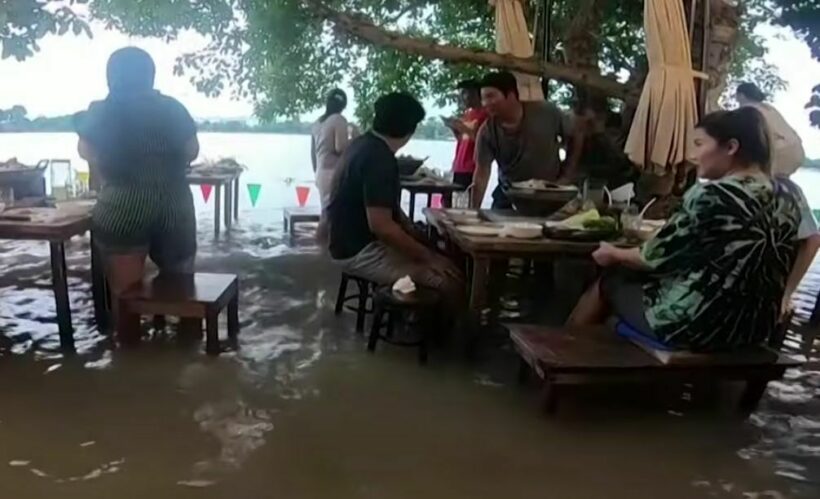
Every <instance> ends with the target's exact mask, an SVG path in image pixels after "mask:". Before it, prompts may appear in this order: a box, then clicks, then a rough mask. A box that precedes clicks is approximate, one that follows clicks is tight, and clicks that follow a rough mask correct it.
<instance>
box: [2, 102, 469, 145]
mask: <svg viewBox="0 0 820 499" xmlns="http://www.w3.org/2000/svg"><path fill="white" fill-rule="evenodd" d="M311 126H312V123H306V122H302V121H282V122H273V123H251V122H248V121H243V120H203V121H199V122H198V123H197V127H198V128H199V131H201V132H218V133H281V134H299V135H306V134H309V133H310V127H311ZM73 131H74V115H71V114H69V115H65V116H54V117H42V116H41V117H38V118H34V119H30V118H29V117H28V111H27V110H26V108H25V107H23V106H14V107H12V108H10V109H0V133H22V132H29V133H36V132H73ZM416 137H417V138H420V139H430V140H447V139H451V138H452V137H453V134H452V132H451V131H450V130H449V129H448V128H447V127H445V126H444V124H443V123H442V122H441V121H440V120H439V119H438V118H428V119H427V120H426V121H425V122H423V123H422V124H421V125H419V128H418V131H417V133H416Z"/></svg>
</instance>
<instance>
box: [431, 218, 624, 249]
mask: <svg viewBox="0 0 820 499" xmlns="http://www.w3.org/2000/svg"><path fill="white" fill-rule="evenodd" d="M423 211H424V215H425V217H426V218H427V222H428V223H430V224H431V225H433V226H434V227H436V228H437V229H438V230H439V232H441V233H444V234H445V235H446V236H447V237H448V238H449V239H450V241H451V242H453V243H454V244H456V245H457V246H458V247H459V248H460V249H461V250H462V251H464V252H466V253H469V254H471V255H473V256H489V257H493V256H497V257H499V258H503V257H509V256H518V255H521V256H528V257H530V258H532V257H535V256H537V255H539V254H541V255H545V256H554V255H556V254H561V255H568V256H586V255H589V254H591V253H592V252H593V251H595V250H596V249H598V246H599V243H598V242H576V241H564V240H558V239H549V238H547V237H539V238H537V239H515V238H511V237H499V236H489V237H488V236H471V235H467V234H465V233H463V232H461V231H459V230H458V229H457V228H456V223H455V222H453V221H452V220H451V219H450V218H449V217H448V215H447V210H446V209H435V208H425V209H424V210H423ZM524 221H530V220H524ZM614 244H616V245H619V246H631V245H629V244H627V243H626V242H625V241H615V242H614Z"/></svg>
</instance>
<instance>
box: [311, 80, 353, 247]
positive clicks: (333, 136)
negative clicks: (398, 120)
mask: <svg viewBox="0 0 820 499" xmlns="http://www.w3.org/2000/svg"><path fill="white" fill-rule="evenodd" d="M346 107H347V94H345V93H344V91H343V90H341V89H339V88H334V89H333V90H331V91H330V92H329V93H328V94H327V102H326V103H325V114H323V115H322V116H321V117H319V119H318V120H316V123H314V124H313V127H312V129H311V134H310V161H311V164H312V165H313V173H314V174H315V175H316V187H317V188H318V189H319V201H320V203H321V207H322V215H321V219H320V221H319V227H318V229H317V231H316V238H317V239H318V240H319V242H320V244H324V243H325V241H326V239H327V221H326V217H325V210H326V209H327V205H328V204H329V203H330V198H331V194H332V191H333V177H334V175H335V173H336V167H337V165H338V164H339V160H340V159H341V158H342V154H343V153H344V152H345V149H347V145H348V144H349V143H350V131H349V128H350V125H349V124H348V122H347V119H345V117H344V116H342V112H343V111H344V110H345V108H346Z"/></svg>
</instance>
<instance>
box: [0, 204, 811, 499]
mask: <svg viewBox="0 0 820 499" xmlns="http://www.w3.org/2000/svg"><path fill="white" fill-rule="evenodd" d="M242 217H243V218H242V222H241V223H240V225H239V226H238V227H236V228H235V229H234V230H233V231H232V232H231V234H230V235H229V236H228V237H226V238H224V239H222V240H220V241H217V242H214V241H212V240H209V239H208V237H209V235H210V233H211V232H210V230H209V224H210V222H211V220H210V219H209V218H208V217H207V215H203V216H202V220H201V221H200V224H201V229H202V230H201V231H200V238H201V241H200V243H201V247H200V258H199V266H200V268H201V269H202V270H207V271H233V272H237V273H238V274H239V275H240V277H241V285H242V297H241V314H240V319H241V323H242V333H241V335H240V340H241V349H240V350H239V351H238V352H234V353H229V354H224V355H222V356H220V357H219V358H209V357H206V356H205V355H204V354H202V353H201V345H193V346H191V345H183V344H177V342H176V341H175V340H174V338H173V337H169V336H155V337H152V338H150V339H149V340H148V341H146V342H145V343H144V344H143V345H142V346H141V347H140V348H138V349H136V350H131V351H120V350H115V349H112V348H111V345H110V342H109V341H108V339H107V338H106V337H105V336H103V335H101V334H99V333H98V332H97V331H96V329H95V328H94V325H93V320H92V312H91V310H92V305H91V296H90V286H89V268H88V258H89V256H88V249H89V248H88V241H87V239H83V238H77V239H75V240H74V241H73V242H72V243H71V244H70V245H69V248H68V260H69V268H70V269H71V279H70V282H69V286H70V293H71V300H72V309H73V311H74V314H75V317H74V323H75V326H76V329H77V332H76V337H77V340H78V342H77V344H78V347H79V349H80V353H79V355H77V356H76V357H70V358H63V357H62V355H61V354H60V353H59V350H58V348H57V347H58V340H57V327H56V324H55V323H54V311H53V310H54V305H53V297H52V295H51V292H50V289H49V281H50V275H49V270H48V263H47V259H46V258H45V256H46V250H45V249H44V248H42V246H43V244H40V243H26V244H23V243H16V242H0V252H2V254H3V258H2V260H0V276H2V277H0V299H2V304H3V307H2V309H1V310H0V321H1V322H0V327H2V330H3V335H2V340H1V341H2V352H3V353H2V356H3V357H2V358H0V394H2V399H0V442H3V444H2V445H0V496H2V497H19V498H35V497H36V498H39V497H56V496H59V497H77V498H80V497H82V498H88V497H101V498H102V497H106V498H108V497H112V496H117V495H119V496H122V495H123V493H125V496H133V497H145V496H147V495H149V494H153V495H155V496H157V497H226V496H227V495H228V494H230V495H231V496H232V497H233V496H238V497H243V496H244V497H292V498H316V497H330V496H333V497H343V498H348V497H349V498H359V497H362V498H369V497H374V498H375V497H391V498H396V497H398V498H403V497H407V498H411V497H412V498H418V497H448V498H460V497H465V498H466V497H470V498H485V497H486V498H497V497H544V494H545V493H547V492H548V491H549V492H550V496H552V497H559V498H564V497H566V498H576V497H577V498H591V497H613V498H617V497H624V498H626V497H629V498H635V497H641V498H644V497H645V498H657V497H668V498H693V497H726V498H744V499H745V498H752V497H758V498H771V497H817V494H818V492H820V483H818V475H820V416H818V414H820V403H818V400H819V399H818V397H817V395H818V393H820V370H818V369H817V366H816V365H815V367H812V368H807V369H803V370H799V371H795V372H793V373H790V375H789V377H788V378H787V379H786V380H784V381H783V382H780V383H773V384H772V385H771V387H770V389H769V394H768V396H767V397H766V399H765V400H764V402H763V404H762V406H761V408H760V410H759V411H758V412H757V413H756V414H755V415H754V416H753V417H752V418H751V419H750V420H749V421H748V422H738V421H737V420H736V419H734V418H733V417H731V416H729V413H730V411H728V410H723V408H722V406H721V404H712V403H709V404H705V405H706V406H705V407H703V406H702V405H698V404H697V403H695V402H690V401H688V400H686V399H685V398H681V397H678V396H668V395H669V394H665V395H666V396H665V395H664V394H660V395H661V396H660V397H651V396H650V391H649V390H647V389H643V388H641V389H640V390H639V391H637V392H636V391H635V390H634V389H624V390H615V391H612V390H609V391H608V392H610V393H589V394H588V395H587V394H584V393H579V395H578V397H577V400H575V401H574V402H573V401H572V400H570V401H569V403H568V404H567V405H566V406H565V407H563V408H562V412H561V414H560V416H559V417H558V418H557V419H555V420H548V419H545V418H543V417H542V416H541V415H540V413H539V412H538V410H537V408H536V406H535V404H534V403H533V395H534V394H533V390H532V389H531V388H530V389H526V390H522V389H519V388H518V387H517V386H516V385H515V383H514V382H513V379H514V377H515V375H514V374H515V358H514V356H513V355H512V353H511V352H510V351H509V348H508V347H506V346H504V347H501V348H500V349H498V350H496V351H495V352H493V353H492V355H488V356H487V357H488V358H487V360H486V361H483V362H481V363H479V364H477V365H476V364H466V363H464V362H463V361H461V360H459V359H458V357H457V356H453V355H449V354H445V353H443V352H442V353H438V354H437V355H436V356H434V361H433V362H432V365H431V366H430V367H428V368H420V367H418V366H417V365H416V363H415V361H414V355H413V354H412V353H410V352H407V351H403V350H390V349H387V350H380V352H379V354H378V355H375V356H372V355H368V354H366V353H365V352H364V344H363V343H364V341H363V339H362V337H360V336H358V335H356V334H355V333H354V332H353V327H352V321H351V317H349V315H346V316H343V317H341V318H337V317H335V316H334V315H333V312H332V300H333V298H334V297H335V288H336V285H337V281H336V278H337V274H336V272H335V271H334V269H333V268H332V267H331V266H330V265H329V264H328V263H327V262H326V261H325V259H324V258H323V257H322V256H321V255H318V254H317V252H316V250H315V248H312V247H310V245H309V244H308V238H307V236H304V237H302V236H300V237H298V238H297V241H296V247H295V248H293V247H291V246H289V245H288V244H285V242H284V239H283V235H282V234H281V232H280V226H281V223H280V222H279V220H280V217H279V215H278V214H277V213H275V212H272V211H262V212H258V213H252V214H251V213H243V215H242ZM250 227H253V229H252V230H251V229H250ZM308 230H309V228H308ZM206 235H207V236H206ZM818 282H820V281H819V280H818V279H815V278H812V279H811V280H808V281H807V283H806V285H808V286H809V287H811V288H812V289H811V290H809V291H813V290H814V289H816V288H817V285H818ZM804 291H805V290H804ZM809 302H813V298H812V297H811V296H810V293H804V294H803V296H801V303H803V305H801V311H802V312H801V313H802V314H803V319H805V314H806V312H807V311H808V310H810V308H811V306H812V305H813V303H811V304H810V303H809ZM223 328H224V324H223ZM794 344H795V346H797V343H796V342H794ZM667 399H668V400H667ZM657 400H665V402H662V403H660V405H659V402H657ZM716 405H717V407H716ZM4 463H5V464H4ZM442 491H446V493H445V492H442ZM129 492H130V495H129Z"/></svg>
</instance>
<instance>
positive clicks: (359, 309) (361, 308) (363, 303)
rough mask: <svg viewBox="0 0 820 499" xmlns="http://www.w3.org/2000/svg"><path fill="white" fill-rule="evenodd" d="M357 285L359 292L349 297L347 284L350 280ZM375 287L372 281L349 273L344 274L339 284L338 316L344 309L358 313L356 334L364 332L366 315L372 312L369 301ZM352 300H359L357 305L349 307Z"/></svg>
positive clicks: (337, 297) (337, 298)
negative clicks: (371, 291) (348, 303)
mask: <svg viewBox="0 0 820 499" xmlns="http://www.w3.org/2000/svg"><path fill="white" fill-rule="evenodd" d="M351 279H352V280H353V281H354V282H355V283H356V287H358V288H359V292H358V293H355V294H352V295H350V296H348V294H347V284H348V282H349V281H350V280H351ZM373 286H374V283H373V282H372V281H369V280H367V279H365V278H364V277H358V276H355V275H352V274H348V273H347V272H342V280H341V281H340V282H339V293H338V294H337V295H336V309H335V311H336V315H339V314H341V313H342V309H345V308H347V309H348V310H350V311H352V312H356V332H357V333H361V332H364V320H365V315H366V314H368V313H370V312H372V311H373V310H372V308H370V309H369V308H368V306H367V300H368V299H369V298H370V290H371V288H372V287H373ZM350 300H357V302H356V305H347V302H348V301H350Z"/></svg>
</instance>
